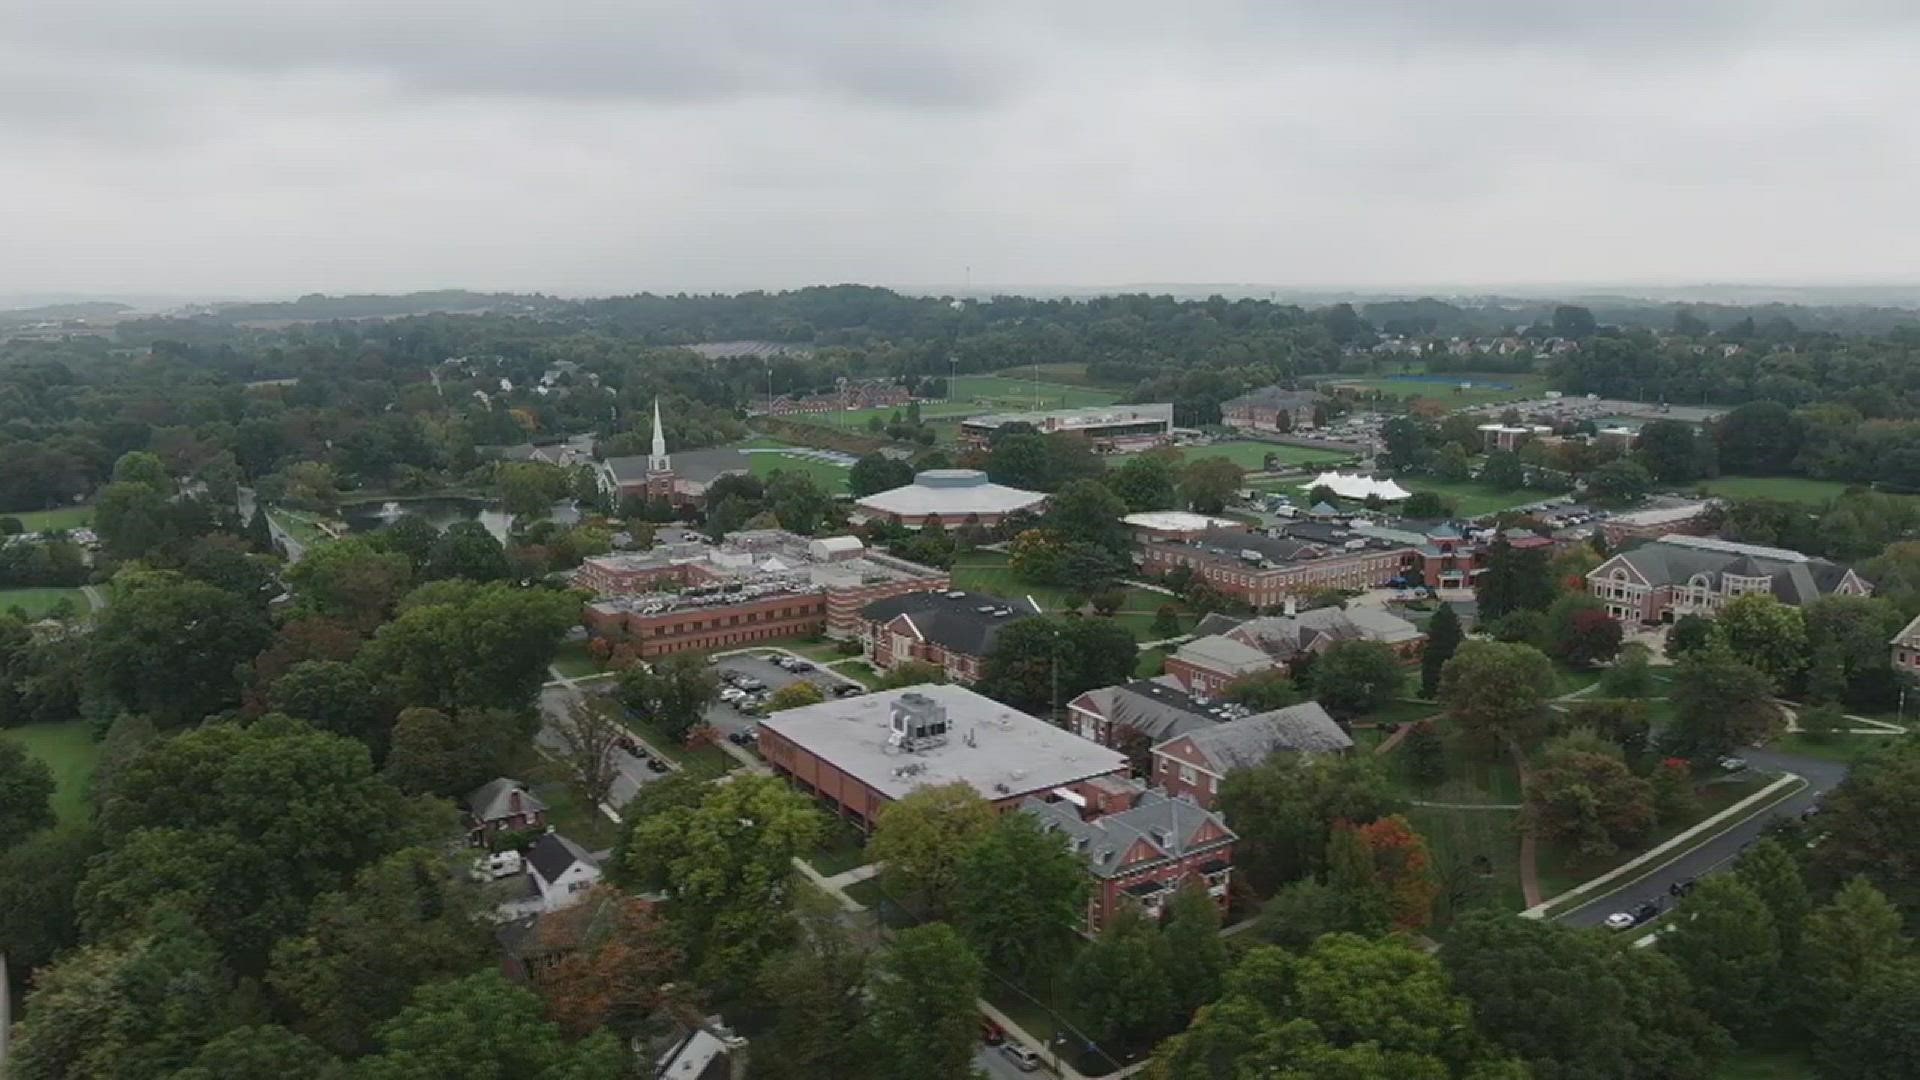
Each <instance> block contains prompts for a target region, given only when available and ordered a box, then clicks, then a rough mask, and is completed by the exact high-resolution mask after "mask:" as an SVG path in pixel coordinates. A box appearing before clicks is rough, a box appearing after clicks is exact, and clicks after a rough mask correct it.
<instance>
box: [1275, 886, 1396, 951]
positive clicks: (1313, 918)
mask: <svg viewBox="0 0 1920 1080" xmlns="http://www.w3.org/2000/svg"><path fill="white" fill-rule="evenodd" d="M1369 920H1372V921H1369ZM1380 930H1381V923H1380V921H1379V919H1378V912H1377V910H1376V911H1375V912H1367V911H1363V910H1361V909H1360V908H1357V907H1355V906H1354V905H1353V904H1352V903H1351V902H1350V897H1349V895H1348V893H1347V892H1346V891H1345V890H1340V889H1335V888H1332V887H1331V886H1328V885H1325V884H1323V883H1321V882H1319V881H1316V880H1314V879H1313V878H1302V879H1301V880H1299V881H1295V882H1290V883H1288V884H1286V885H1283V886H1281V887H1280V891H1279V892H1276V893H1274V894H1273V896H1272V898H1271V899H1269V900H1268V901H1267V902H1266V903H1265V904H1263V905H1261V907H1260V915H1259V921H1258V922H1257V923H1256V924H1255V925H1254V933H1255V934H1256V935H1258V936H1259V938H1260V940H1262V941H1265V942H1268V943H1270V944H1273V945H1282V946H1285V947H1286V948H1289V949H1294V950H1302V949H1305V948H1307V947H1308V946H1309V945H1312V944H1313V943H1314V940H1315V939H1317V938H1319V937H1320V936H1321V935H1323V934H1364V935H1369V936H1371V935H1376V934H1378V933H1380Z"/></svg>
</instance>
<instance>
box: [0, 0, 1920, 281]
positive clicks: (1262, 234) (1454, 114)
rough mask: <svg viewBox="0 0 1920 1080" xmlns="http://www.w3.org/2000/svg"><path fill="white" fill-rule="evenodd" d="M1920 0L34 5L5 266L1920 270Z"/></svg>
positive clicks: (391, 275)
mask: <svg viewBox="0 0 1920 1080" xmlns="http://www.w3.org/2000/svg"><path fill="white" fill-rule="evenodd" d="M1917 22H1920V9H1916V8H1915V7H1914V6H1913V5H1911V4H1892V3H1884V4H1881V3H1858V4H1838V5H1836V4H1815V3H1811V2H1808V3H1786V2H1774V3H1764V2H1740V3H1735V2H1712V0H1706V2H1699V3H1687V4H1673V3H1652V2H1644V0H1624V2H1617V3H1612V4H1607V5H1592V4H1571V3H1558V2H1543V0H1462V2H1459V3H1449V4H1432V3H1424V2H1417V0H1379V2H1374V3H1361V4H1344V5H1334V4H1325V3H1305V2H1302V3H1244V4H1235V3H1226V2H1199V3H1193V4H1187V5H1177V6H1176V5H1168V4H1164V3H1151V4H1149V3H1145V2H1143V0H1109V2H1106V3H1092V2H1085V0H1075V2H1071V3H1057V4H1041V5H1035V4H1030V3H1028V4H1023V3H1013V2H1002V0H981V2H970V3H958V2H956V3H944V4H939V5H912V4H898V3H881V2H863V3H848V2H828V3H816V4H795V3H790V2H779V0H756V2H745V0H731V2H719V0H715V2H709V3H698V4H696V3H687V4H658V3H655V4H644V3H643V4H636V3H632V2H630V0H629V2H626V3H617V2H606V3H589V2H584V0H555V2H549V3H545V4H539V5H535V4H527V3H525V2H523V0H466V2H464V3H460V4H450V3H423V2H413V3H407V4H395V3H392V2H391V0H386V2H372V0H310V2H308V3H302V4H289V5H281V4H261V3H258V2H257V0H255V2H242V0H176V2H174V3H170V4H166V5H156V4H151V3H147V2H145V0H118V2H113V0H91V2H88V0H75V2H70V3H65V4H27V3H24V2H21V3H17V4H12V5H0V291H63V290H64V291H74V290H80V291H88V290H91V291H112V290H138V291H145V292H151V291H161V290H164V291H181V292H210V293H211V292H218V293H236V292H238V293H252V294H263V293H285V292H296V291H306V290H310V289H325V290H334V291H338V290H344V289H400V288H412V287H430V286H440V285H448V284H462V285H470V286H474V287H488V288H544V289H550V290H559V291H572V292H606V291H615V290H631V289H642V288H652V289H681V288H737V287H750V286H783V285H796V284H803V283H808V282H815V281H824V280H862V281H875V282H880V283H886V284H897V285H902V286H908V287H912V286H921V285H939V284H957V283H958V282H959V281H960V279H961V278H962V276H963V275H965V274H966V273H967V269H966V268H968V267H971V268H972V277H973V280H974V282H975V283H976V284H995V283H1002V284H1024V285H1041V284H1063V285H1065V284H1079V285H1090V284H1103V283H1115V282H1128V281H1160V282H1173V281H1241V282H1270V283H1276V284H1419V283H1449V282H1457V283H1462V284H1472V283H1513V282H1530V281H1531V282H1553V281H1584V282H1593V281H1660V282H1672V281H1686V280H1699V279H1709V278H1710V279H1714V280H1737V279H1745V280H1756V279H1770V280H1777V281H1806V280H1840V279H1848V280H1862V279H1872V278H1908V279H1911V278H1915V277H1920V251H1917V250H1916V249H1915V246H1914V245H1913V243H1912V242H1911V241H1910V240H1908V239H1907V238H1908V237H1912V236H1914V235H1920V230H1917V229H1916V226H1917V225H1920V211H1917V210H1916V209H1915V207H1914V204H1913V200H1912V198H1911V195H1910V192H1911V189H1912V187H1913V182H1914V180H1915V178H1916V171H1917V169H1920V129H1917V128H1916V125H1915V124H1914V122H1913V121H1912V120H1911V118H1910V116H1909V110H1910V103H1911V102H1912V101H1914V100H1916V99H1920V73H1916V72H1915V71H1913V70H1912V66H1911V63H1910V59H1909V58H1910V56H1911V54H1912V52H1913V47H1914V46H1915V44H1917V43H1920V25H1916V24H1917Z"/></svg>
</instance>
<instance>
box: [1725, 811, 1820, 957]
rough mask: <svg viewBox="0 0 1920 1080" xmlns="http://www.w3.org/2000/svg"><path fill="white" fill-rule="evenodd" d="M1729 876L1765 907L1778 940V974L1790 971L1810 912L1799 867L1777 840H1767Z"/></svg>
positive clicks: (1810, 907) (1757, 846) (1743, 858)
mask: <svg viewBox="0 0 1920 1080" xmlns="http://www.w3.org/2000/svg"><path fill="white" fill-rule="evenodd" d="M1733 873H1734V876H1735V877H1737V878H1739V879H1740V880H1741V881H1743V882H1745V883H1746V885H1747V887H1748V888H1749V889H1752V890H1753V892H1754V895H1756V896H1758V897H1759V898H1760V902H1761V903H1763V904H1765V905H1767V912H1768V913H1769V914H1771V915H1772V916H1773V932H1774V934H1775V935H1776V936H1778V938H1779V939H1780V964H1781V970H1782V971H1791V970H1793V968H1794V963H1795V958H1796V957H1797V955H1798V953H1799V949H1800V935H1801V933H1802V932H1803V931H1804V930H1805V928H1806V921H1807V913H1808V912H1809V911H1811V910H1813V901H1812V900H1810V899H1808V897H1807V883H1806V881H1805V880H1804V879H1802V878H1801V876H1800V866H1799V864H1797V863H1795V862H1794V861H1793V856H1791V855H1789V854H1787V849H1786V848H1784V847H1781V846H1780V842H1779V841H1778V840H1774V839H1772V838H1771V837H1769V838H1767V839H1764V840H1761V841H1760V842H1759V843H1757V844H1755V845H1753V847H1752V848H1751V849H1749V850H1748V851H1747V853H1746V854H1745V855H1743V856H1741V857H1740V861H1739V862H1738V863H1737V864H1735V866H1734V868H1733Z"/></svg>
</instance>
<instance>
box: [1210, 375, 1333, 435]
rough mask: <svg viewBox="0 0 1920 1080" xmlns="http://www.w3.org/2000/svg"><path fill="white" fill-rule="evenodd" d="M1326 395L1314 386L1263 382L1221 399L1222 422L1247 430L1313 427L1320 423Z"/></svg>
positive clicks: (1286, 430)
mask: <svg viewBox="0 0 1920 1080" xmlns="http://www.w3.org/2000/svg"><path fill="white" fill-rule="evenodd" d="M1325 408H1326V399H1325V398H1323V397H1321V396H1320V395H1319V394H1316V393H1314V392H1313V391H1311V390H1287V389H1283V388H1281V387H1278V386H1263V387H1261V388H1260V389H1258V390H1254V391H1252V392H1250V393H1245V394H1242V395H1240V396H1239V397H1237V398H1230V399H1228V400H1226V401H1223V402H1221V403H1220V422H1221V423H1223V424H1225V425H1226V426H1228V427H1232V428H1240V429H1242V430H1246V431H1272V432H1288V431H1311V430H1312V429H1314V428H1316V427H1319V426H1320V417H1321V416H1323V415H1324V414H1325Z"/></svg>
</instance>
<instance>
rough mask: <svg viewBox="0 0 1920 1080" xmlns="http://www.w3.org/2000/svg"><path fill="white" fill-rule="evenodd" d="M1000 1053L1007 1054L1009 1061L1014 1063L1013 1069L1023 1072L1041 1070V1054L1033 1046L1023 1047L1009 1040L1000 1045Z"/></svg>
mask: <svg viewBox="0 0 1920 1080" xmlns="http://www.w3.org/2000/svg"><path fill="white" fill-rule="evenodd" d="M1000 1052H1001V1053H1002V1054H1005V1055H1006V1057H1007V1060H1008V1061H1011V1062H1013V1067H1014V1068H1016V1069H1019V1070H1020V1071H1021V1072H1038V1071H1039V1070H1040V1053H1039V1051H1037V1050H1035V1049H1034V1048H1033V1047H1031V1046H1022V1045H1020V1044H1019V1043H1017V1042H1013V1041H1012V1040H1008V1041H1007V1042H1004V1043H1001V1044H1000Z"/></svg>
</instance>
